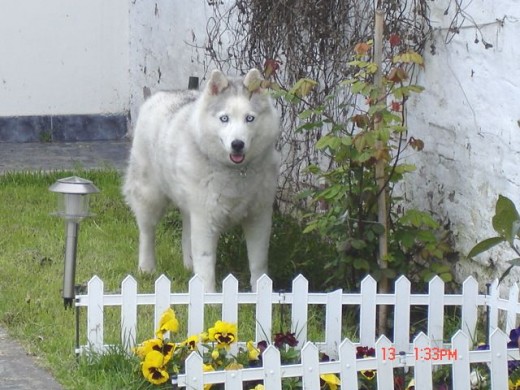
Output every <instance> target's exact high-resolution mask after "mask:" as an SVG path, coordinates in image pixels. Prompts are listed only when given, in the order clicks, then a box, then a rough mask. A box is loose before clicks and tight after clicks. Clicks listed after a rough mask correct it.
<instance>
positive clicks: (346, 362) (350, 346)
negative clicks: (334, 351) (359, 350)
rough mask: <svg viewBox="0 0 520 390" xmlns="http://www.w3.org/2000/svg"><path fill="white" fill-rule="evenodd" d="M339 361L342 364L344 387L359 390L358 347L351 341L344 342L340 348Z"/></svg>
mask: <svg viewBox="0 0 520 390" xmlns="http://www.w3.org/2000/svg"><path fill="white" fill-rule="evenodd" d="M339 361H340V362H341V371H340V378H341V383H342V385H343V386H342V387H343V388H344V389H346V388H348V389H349V390H358V389H359V387H358V377H357V375H358V374H357V364H356V346H355V345H354V343H352V341H350V340H349V339H345V340H343V342H342V343H341V345H340V346H339Z"/></svg>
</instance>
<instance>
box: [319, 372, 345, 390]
mask: <svg viewBox="0 0 520 390" xmlns="http://www.w3.org/2000/svg"><path fill="white" fill-rule="evenodd" d="M320 378H321V380H322V381H324V382H325V383H326V384H327V386H328V387H329V389H330V390H337V388H338V386H340V385H341V382H340V380H339V378H338V377H337V376H336V375H334V374H322V375H320Z"/></svg>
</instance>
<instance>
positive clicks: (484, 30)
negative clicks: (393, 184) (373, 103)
mask: <svg viewBox="0 0 520 390" xmlns="http://www.w3.org/2000/svg"><path fill="white" fill-rule="evenodd" d="M449 3H451V8H450V9H449V12H448V15H444V11H445V10H446V9H447V8H448V4H449ZM462 3H464V7H463V9H464V12H466V14H467V15H468V17H467V18H466V19H465V20H464V19H463V18H462V17H459V18H458V19H457V20H456V22H457V23H456V25H459V27H460V29H459V30H460V33H459V34H455V35H453V34H450V32H449V31H448V27H449V26H450V23H451V22H452V20H453V16H454V13H453V6H454V3H453V2H452V1H451V2H450V1H449V0H441V1H435V2H432V3H431V7H432V23H433V25H434V27H436V31H435V34H434V40H433V41H432V42H431V43H432V44H433V45H434V47H435V54H432V53H427V54H426V58H425V61H426V66H425V69H424V71H423V72H421V74H420V76H419V84H421V85H423V86H424V87H425V88H426V91H425V92H424V93H422V94H421V95H420V96H419V97H418V98H416V99H414V100H413V101H412V102H411V105H410V106H409V114H408V118H409V128H410V130H411V135H414V136H415V137H419V138H421V139H423V140H424V142H425V149H424V151H423V152H418V153H415V154H413V155H412V156H411V157H410V160H411V161H412V162H414V163H415V164H416V165H417V167H418V171H417V173H416V174H414V175H413V176H412V177H411V178H410V180H409V182H408V184H407V186H406V197H407V199H408V201H409V202H410V203H411V204H415V205H418V206H420V207H423V208H426V209H430V210H433V211H435V212H437V213H438V214H440V215H441V216H443V217H444V218H445V219H446V220H449V221H450V222H451V228H452V229H453V230H454V231H455V233H456V243H457V246H458V249H459V250H460V251H461V253H462V254H467V253H468V251H469V250H470V249H471V247H472V246H473V245H474V244H475V243H476V242H477V241H480V240H482V239H483V238H487V237H491V236H493V235H495V234H494V232H493V230H492V226H491V217H492V215H493V214H494V205H495V202H496V199H497V198H498V194H503V195H506V196H508V197H509V198H510V199H512V200H513V201H514V202H515V203H516V204H517V205H519V207H520V66H519V64H518V59H519V58H520V47H519V46H518V37H520V6H519V5H518V1H515V0H503V1H488V0H473V1H472V2H468V1H463V2H462ZM466 3H467V4H466ZM471 18H472V19H473V20H472V19H471ZM474 23H476V24H477V26H478V28H477V27H475V25H474ZM447 38H448V39H449V38H451V42H449V44H446V43H445V41H446V39H447ZM476 38H477V39H478V41H479V42H478V43H475V40H476ZM483 40H484V41H486V42H488V43H489V44H491V45H492V47H489V48H488V49H486V48H485V47H484V45H483ZM508 253H510V252H507V251H506V252H504V253H499V252H494V253H493V260H494V261H496V260H500V261H502V263H501V264H500V265H499V266H498V267H496V266H495V265H494V264H493V262H491V261H490V260H489V257H490V256H489V254H486V255H482V256H481V257H480V258H479V259H478V264H480V265H481V267H475V264H476V263H475V262H469V261H463V262H461V263H460V264H459V269H460V273H461V275H462V276H465V275H468V274H470V273H472V274H473V275H474V276H476V277H477V276H480V279H483V278H482V273H481V272H482V271H485V272H486V273H487V274H488V275H492V274H493V273H495V275H496V274H497V272H499V273H500V271H503V269H504V267H505V264H504V263H503V261H504V260H507V259H510V258H511V257H512V256H510V255H508Z"/></svg>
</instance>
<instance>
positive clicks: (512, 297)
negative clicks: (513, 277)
mask: <svg viewBox="0 0 520 390" xmlns="http://www.w3.org/2000/svg"><path fill="white" fill-rule="evenodd" d="M517 307H518V284H517V283H514V284H513V285H512V286H511V287H510V289H509V300H508V303H507V319H506V333H507V334H509V332H510V331H511V329H515V328H516V327H517V325H516V317H517V312H516V310H517Z"/></svg>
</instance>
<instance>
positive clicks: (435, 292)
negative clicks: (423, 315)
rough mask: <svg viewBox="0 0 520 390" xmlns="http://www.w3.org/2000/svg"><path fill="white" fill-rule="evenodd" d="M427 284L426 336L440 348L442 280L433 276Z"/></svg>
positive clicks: (442, 324) (442, 311)
mask: <svg viewBox="0 0 520 390" xmlns="http://www.w3.org/2000/svg"><path fill="white" fill-rule="evenodd" d="M428 285H429V290H428V299H429V303H428V336H429V337H430V338H431V340H432V344H433V346H434V347H437V348H442V346H443V339H444V282H443V281H442V279H441V278H440V277H438V276H435V277H434V278H433V279H432V280H430V283H429V284H428ZM425 389H426V387H425Z"/></svg>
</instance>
